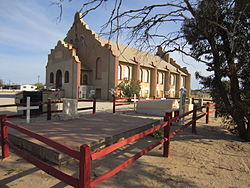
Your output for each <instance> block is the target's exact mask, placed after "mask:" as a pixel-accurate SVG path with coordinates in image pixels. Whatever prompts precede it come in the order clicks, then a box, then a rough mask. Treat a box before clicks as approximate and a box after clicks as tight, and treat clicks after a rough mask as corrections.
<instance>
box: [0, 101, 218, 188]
mask: <svg viewBox="0 0 250 188" xmlns="http://www.w3.org/2000/svg"><path fill="white" fill-rule="evenodd" d="M211 106H213V104H212V105H211V104H210V103H207V104H206V105H204V106H202V107H199V108H197V107H196V105H194V109H193V110H192V111H189V112H186V113H184V114H181V115H177V113H176V114H175V115H174V117H172V113H166V115H165V117H164V122H163V123H161V124H159V125H156V126H154V127H153V128H150V129H148V130H146V131H143V132H141V133H138V134H136V135H133V136H131V137H129V138H126V139H125V140H122V141H119V142H117V143H114V144H112V145H111V146H108V147H106V148H103V149H100V150H98V151H96V152H92V153H91V148H90V147H89V146H88V145H86V144H83V145H81V146H80V151H77V150H75V149H72V148H69V147H67V146H65V145H63V144H60V143H58V142H55V141H53V140H51V139H50V138H48V137H45V136H42V135H39V134H37V133H34V132H32V131H30V130H27V129H25V128H23V127H21V126H18V125H15V124H13V123H11V122H10V121H8V119H7V116H6V115H2V116H0V117H1V119H0V123H1V139H2V140H1V141H2V142H1V143H2V156H3V158H6V157H8V156H9V147H10V148H12V149H13V151H14V152H15V153H17V154H18V155H20V156H21V157H23V158H24V159H26V160H27V161H29V162H30V163H32V164H34V165H35V166H37V167H38V168H40V169H42V170H43V171H45V172H46V173H48V174H50V175H52V176H54V177H56V178H57V179H59V180H61V181H63V182H65V183H67V184H69V185H72V186H74V187H77V188H93V187H95V186H96V185H98V184H100V183H101V182H102V181H104V180H106V179H108V178H110V177H111V176H113V175H115V174H116V173H118V172H119V171H121V170H122V169H124V168H126V167H127V166H129V165H130V164H132V163H133V162H135V161H136V160H137V159H138V158H140V157H141V156H143V155H145V154H146V153H148V152H149V151H151V150H152V149H153V148H155V147H156V146H158V145H160V144H163V156H164V157H168V156H169V153H170V141H171V138H172V137H174V136H176V135H177V134H178V133H179V132H181V131H183V130H185V129H186V128H187V127H189V126H190V125H192V133H196V121H197V120H198V119H200V118H202V117H204V116H206V123H208V121H207V119H209V114H210V113H213V112H215V110H212V111H210V107H211ZM203 108H206V112H201V114H200V115H198V116H197V110H198V109H203ZM190 114H192V120H191V121H189V122H187V123H185V124H184V125H183V126H181V127H180V128H179V129H177V130H175V131H173V132H170V126H171V124H172V123H173V122H176V121H178V120H179V119H181V118H183V117H185V116H187V115H190ZM8 127H10V128H13V129H16V130H17V131H19V132H22V133H24V134H26V135H28V136H31V137H33V138H35V139H37V140H39V141H41V142H43V143H45V144H47V145H49V146H51V147H53V148H55V149H57V150H59V151H61V152H63V153H65V154H68V155H70V156H71V157H73V158H75V159H78V160H79V177H78V178H75V177H72V176H70V175H68V174H65V173H63V172H61V171H59V170H58V169H56V168H54V167H52V166H49V165H48V164H47V163H45V162H43V161H40V160H39V159H36V158H35V157H33V156H31V155H30V154H28V153H26V152H24V151H21V150H20V149H18V148H17V147H16V146H14V145H13V144H11V143H10V142H9V141H8ZM161 128H163V129H164V137H163V138H162V139H161V140H159V141H157V142H155V143H154V144H152V145H150V146H147V147H146V148H144V149H143V150H142V151H140V152H138V153H137V154H135V155H134V156H132V157H130V158H129V159H127V160H126V161H124V162H122V163H121V164H119V165H117V166H116V167H115V168H113V169H111V170H109V171H107V172H105V173H104V174H102V175H101V176H99V177H97V178H95V179H91V162H92V161H93V160H96V159H98V158H100V157H103V156H105V155H107V154H108V153H110V152H112V151H114V150H116V149H118V148H121V147H123V146H125V145H127V144H129V143H131V142H133V141H135V140H138V139H140V138H143V137H145V136H147V135H148V134H150V133H153V132H155V131H157V130H159V129H161Z"/></svg>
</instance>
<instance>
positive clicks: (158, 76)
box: [157, 72, 163, 84]
mask: <svg viewBox="0 0 250 188" xmlns="http://www.w3.org/2000/svg"><path fill="white" fill-rule="evenodd" d="M157 83H158V84H163V73H162V72H158V75H157Z"/></svg>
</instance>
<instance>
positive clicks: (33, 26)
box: [0, 0, 207, 88]
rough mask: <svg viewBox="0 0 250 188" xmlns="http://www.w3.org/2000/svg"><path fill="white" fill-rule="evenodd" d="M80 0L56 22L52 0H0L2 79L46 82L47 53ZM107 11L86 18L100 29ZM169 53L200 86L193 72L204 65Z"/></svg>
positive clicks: (202, 69)
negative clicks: (186, 68)
mask: <svg viewBox="0 0 250 188" xmlns="http://www.w3.org/2000/svg"><path fill="white" fill-rule="evenodd" d="M81 2H83V1H81V0H73V1H72V2H71V3H68V2H67V1H65V4H64V9H63V16H62V20H61V21H60V22H57V21H56V20H57V17H58V15H59V9H58V8H57V7H56V6H51V1H50V0H32V1H31V0H0V65H1V66H0V79H2V80H3V81H4V82H5V83H9V82H11V83H18V84H28V83H35V82H37V81H38V77H39V81H40V82H42V83H44V82H45V66H46V64H47V55H48V53H49V52H50V49H52V48H54V46H55V45H56V43H57V41H58V40H62V39H64V37H65V36H66V33H67V31H68V29H69V28H70V27H71V24H72V21H73V17H74V14H75V12H76V11H77V10H79V8H80V7H81ZM141 3H144V1H142V0H135V1H132V0H128V1H127V3H126V5H125V7H124V8H133V7H134V6H136V5H138V6H139V5H140V4H141ZM132 6H133V7H132ZM108 14H109V5H106V6H103V7H102V8H101V9H99V11H98V12H96V13H94V14H91V15H89V16H87V17H86V18H84V21H85V22H86V23H87V24H88V25H89V26H90V28H91V29H92V30H94V31H96V32H97V33H98V31H100V26H101V25H102V24H103V23H104V22H105V20H106V19H107V17H108ZM170 55H171V57H173V58H174V59H175V60H176V61H177V62H178V63H179V64H180V65H181V66H186V67H188V70H189V71H190V72H191V73H192V75H193V76H192V88H201V86H199V85H198V82H197V81H196V80H195V78H194V72H195V71H199V72H202V73H204V74H207V73H206V71H205V66H203V65H202V64H201V63H197V62H195V61H194V60H192V59H190V58H183V56H182V55H181V54H179V53H173V54H170ZM187 62H188V64H187Z"/></svg>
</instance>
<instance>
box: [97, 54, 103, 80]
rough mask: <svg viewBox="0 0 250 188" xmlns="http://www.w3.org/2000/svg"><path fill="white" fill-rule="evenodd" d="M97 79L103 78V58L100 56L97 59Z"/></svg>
mask: <svg viewBox="0 0 250 188" xmlns="http://www.w3.org/2000/svg"><path fill="white" fill-rule="evenodd" d="M96 79H97V80H101V79H102V59H101V58H100V57H98V58H97V59H96Z"/></svg>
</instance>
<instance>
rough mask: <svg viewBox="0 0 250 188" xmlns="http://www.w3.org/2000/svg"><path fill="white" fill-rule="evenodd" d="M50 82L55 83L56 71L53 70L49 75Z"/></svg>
mask: <svg viewBox="0 0 250 188" xmlns="http://www.w3.org/2000/svg"><path fill="white" fill-rule="evenodd" d="M49 82H50V83H54V73H53V72H51V73H50V75H49Z"/></svg>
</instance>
